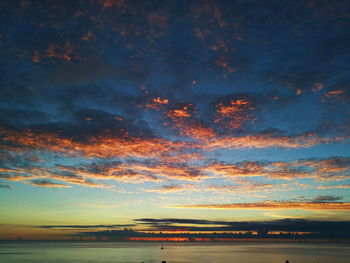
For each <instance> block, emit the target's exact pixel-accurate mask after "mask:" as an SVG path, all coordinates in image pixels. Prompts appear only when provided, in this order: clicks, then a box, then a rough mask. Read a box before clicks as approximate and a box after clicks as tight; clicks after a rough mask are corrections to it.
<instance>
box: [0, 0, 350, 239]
mask: <svg viewBox="0 0 350 263" xmlns="http://www.w3.org/2000/svg"><path fill="white" fill-rule="evenodd" d="M0 8H1V10H2V11H1V14H0V21H1V23H0V52H1V55H0V65H1V66H0V68H1V70H0V239H13V238H17V237H19V236H21V237H23V238H26V239H66V238H70V237H72V236H74V235H76V234H79V233H80V232H81V231H85V232H86V231H87V229H88V230H91V231H99V230H101V231H103V230H106V229H114V230H118V229H123V228H124V227H131V228H132V229H135V230H140V231H143V230H149V229H152V230H157V229H158V230H159V229H162V227H164V225H166V226H167V229H170V230H171V229H174V230H176V229H177V228H178V227H179V226H183V225H185V226H186V227H187V228H186V230H189V231H191V230H193V231H195V230H198V229H200V230H208V231H214V230H222V229H225V228H222V226H228V227H231V226H232V224H233V222H236V223H237V224H238V223H239V222H250V224H252V225H253V224H255V223H257V224H259V222H260V223H261V222H270V223H269V224H270V225H274V226H276V225H277V226H279V223H281V222H290V221H288V220H292V221H293V220H295V221H293V222H299V226H300V227H299V228H297V230H300V231H307V229H305V227H301V225H303V224H304V225H305V222H311V221H313V222H326V223H327V222H329V221H331V222H334V221H339V223H340V224H344V226H345V225H347V227H348V228H349V221H350V213H349V210H350V194H349V188H350V140H349V138H350V87H349V85H350V75H349V68H350V35H349V34H348V33H347V32H348V28H349V27H350V2H349V1H346V0H338V1H332V0H325V1H324V0H318V1H313V0H300V1H286V0H278V1H277V0H269V1H259V0H235V1H224V0H222V1H221V0H218V1H209V0H196V1H195V0H178V1H171V0H164V1H156V0H147V1H137V0H133V1H132V0H129V1H127V0H86V1H83V0H80V1H70V0H69V1H68V0H67V1H65V0H62V1H54V0H41V1H32V0H21V1H18V0H4V1H1V3H0ZM286 220H287V221H286ZM287 225H288V224H287ZM235 226H236V225H235ZM239 226H240V224H239ZM198 227H199V228H198ZM205 227H209V228H205ZM229 229H231V230H237V229H239V227H235V228H234V229H233V228H229ZM271 229H274V230H286V231H288V230H291V229H292V230H293V229H294V230H295V228H293V227H291V228H288V227H285V226H284V227H271ZM226 230H227V229H226ZM242 230H247V229H246V228H244V227H243V228H242ZM310 231H311V230H310ZM349 232H350V231H349Z"/></svg>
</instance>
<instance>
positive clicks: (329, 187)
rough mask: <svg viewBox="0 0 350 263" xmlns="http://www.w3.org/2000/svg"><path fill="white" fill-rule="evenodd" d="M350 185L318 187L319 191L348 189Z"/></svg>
mask: <svg viewBox="0 0 350 263" xmlns="http://www.w3.org/2000/svg"><path fill="white" fill-rule="evenodd" d="M348 188H350V184H344V185H327V186H318V187H317V189H348Z"/></svg>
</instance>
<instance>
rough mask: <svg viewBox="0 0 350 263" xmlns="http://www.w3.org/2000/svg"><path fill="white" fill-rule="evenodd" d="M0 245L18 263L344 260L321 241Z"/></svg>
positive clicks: (345, 249)
mask: <svg viewBox="0 0 350 263" xmlns="http://www.w3.org/2000/svg"><path fill="white" fill-rule="evenodd" d="M160 247H161V244H160V243H148V242H147V243H144V242H142V243H141V242H140V243H138V242H137V243H136V242H135V243H134V242H132V243H131V242H129V243H121V242H89V243H85V242H25V241H24V242H9V243H0V262H2V263H15V262H16V263H18V262H26V263H27V262H33V263H34V262H35V263H44V262H45V263H68V262H69V263H73V262H74V263H78V262H81V263H88V262H89V263H95V262H99V263H111V262H123V263H141V262H144V263H147V262H157V263H161V261H163V260H164V261H166V262H167V263H173V262H174V263H175V262H176V263H182V262H186V263H187V262H188V263H189V262H198V263H209V262H215V263H220V262H232V263H264V262H266V263H284V262H285V261H286V260H289V262H290V263H317V262H319V263H326V262H329V263H349V262H350V245H349V244H324V243H262V242H256V243H255V242H254V243H253V242H242V243H241V242H235V243H165V244H164V249H163V250H161V249H160Z"/></svg>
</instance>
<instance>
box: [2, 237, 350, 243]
mask: <svg viewBox="0 0 350 263" xmlns="http://www.w3.org/2000/svg"><path fill="white" fill-rule="evenodd" d="M26 242H79V243H80V242H81V243H96V242H98V243H164V242H167V243H171V244H203V243H204V244H222V243H239V242H252V243H261V242H267V243H280V242H283V243H340V244H344V243H350V239H267V238H266V239H264V238H242V239H235V240H227V241H222V240H221V241H215V240H213V241H200V240H197V241H173V240H166V239H165V240H152V241H151V240H133V241H129V240H78V239H77V240H72V239H65V240H44V239H43V240H29V239H28V240H27V239H24V240H13V239H10V240H4V239H3V240H0V243H26Z"/></svg>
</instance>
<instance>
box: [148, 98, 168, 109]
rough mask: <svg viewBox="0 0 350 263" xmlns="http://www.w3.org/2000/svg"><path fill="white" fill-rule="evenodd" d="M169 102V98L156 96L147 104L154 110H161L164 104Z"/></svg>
mask: <svg viewBox="0 0 350 263" xmlns="http://www.w3.org/2000/svg"><path fill="white" fill-rule="evenodd" d="M168 103H169V100H168V99H163V98H161V97H156V98H154V99H152V101H151V102H150V103H148V104H146V107H147V108H150V109H154V110H159V109H160V108H161V107H162V106H164V105H166V104H168Z"/></svg>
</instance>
